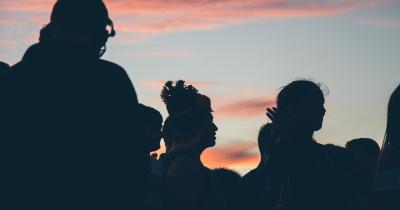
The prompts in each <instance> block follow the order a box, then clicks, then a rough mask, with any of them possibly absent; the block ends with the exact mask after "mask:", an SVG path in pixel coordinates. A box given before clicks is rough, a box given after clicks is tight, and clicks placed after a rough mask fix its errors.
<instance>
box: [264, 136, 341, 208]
mask: <svg viewBox="0 0 400 210" xmlns="http://www.w3.org/2000/svg"><path fill="white" fill-rule="evenodd" d="M267 164H268V165H267V166H268V173H269V177H270V178H269V179H270V180H269V183H270V186H269V188H270V189H269V190H268V193H269V194H268V196H270V199H271V200H273V201H274V202H275V203H276V202H279V203H281V204H284V206H285V207H286V208H287V207H289V208H290V209H299V210H300V209H301V210H303V209H304V210H305V209H307V210H312V209H315V210H317V209H339V208H338V207H337V205H340V203H339V202H338V199H337V194H336V192H337V190H336V186H335V184H336V183H337V180H336V179H335V175H334V170H333V168H332V166H331V163H330V160H329V159H328V157H327V156H326V153H325V149H324V147H323V145H320V144H318V143H316V142H307V143H304V144H302V145H300V144H298V145H286V144H285V143H281V144H278V145H277V146H276V148H275V149H274V151H273V152H272V153H271V155H270V157H269V160H268V163H267Z"/></svg>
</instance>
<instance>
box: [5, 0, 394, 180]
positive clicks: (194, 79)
mask: <svg viewBox="0 0 400 210" xmlns="http://www.w3.org/2000/svg"><path fill="white" fill-rule="evenodd" d="M105 2H106V4H107V6H108V8H109V13H110V16H111V18H112V19H113V21H114V24H115V28H116V31H117V36H116V37H114V38H113V39H112V40H110V41H109V43H108V50H107V53H106V55H105V56H104V58H105V59H107V60H111V61H113V62H116V63H118V64H120V65H121V66H123V67H124V68H125V69H126V70H127V72H128V73H129V75H130V77H131V79H132V81H133V83H134V85H135V88H136V91H137V93H138V96H139V100H140V101H141V102H142V103H144V104H147V105H150V106H153V107H155V108H157V109H159V110H160V111H161V112H162V113H163V114H164V116H166V115H165V114H166V109H165V107H164V105H163V104H162V102H161V100H160V97H159V94H160V90H161V88H162V85H163V83H164V82H165V81H167V80H177V79H184V80H187V81H189V83H191V84H194V85H195V86H196V87H197V88H198V89H199V91H200V92H201V93H203V94H205V95H209V96H210V97H211V98H212V103H213V109H214V111H215V120H216V124H217V125H218V127H219V131H218V139H217V145H216V146H215V147H214V148H212V149H209V150H207V151H206V153H205V154H204V155H203V160H204V162H205V163H206V165H207V166H209V167H228V168H233V169H235V170H237V171H239V172H241V173H245V172H246V171H248V170H249V169H251V168H253V167H255V166H256V165H257V162H258V148H257V143H256V139H257V134H258V129H259V128H260V126H261V125H262V124H263V123H266V122H268V120H267V119H266V117H265V109H266V107H267V106H273V104H274V101H275V96H276V94H277V92H278V91H279V89H280V87H282V86H284V85H285V84H287V83H288V82H290V81H292V80H294V79H299V78H306V79H312V80H313V81H316V82H320V83H322V84H323V87H324V89H326V92H327V96H326V109H327V114H326V117H325V121H324V127H323V129H322V130H321V131H319V132H318V133H316V135H315V138H316V139H317V141H319V142H321V143H334V144H338V145H344V143H345V142H346V141H348V140H351V139H353V138H359V137H369V138H373V139H375V140H377V141H378V142H379V143H381V141H382V138H383V135H384V129H385V119H386V116H385V114H386V106H387V101H388V97H389V96H390V94H391V92H392V91H393V90H394V89H395V87H396V86H397V85H398V84H399V82H400V0H106V1H105ZM54 3H55V0H0V60H1V61H4V62H7V63H9V64H15V63H16V62H18V61H19V60H20V58H21V56H22V55H23V53H24V51H25V49H26V48H27V47H28V46H30V45H31V44H33V43H35V42H37V40H38V35H39V30H40V29H41V28H42V26H43V25H45V24H47V23H48V22H49V16H50V12H51V9H52V6H53V4H54ZM328 90H329V91H328ZM328 92H329V93H328Z"/></svg>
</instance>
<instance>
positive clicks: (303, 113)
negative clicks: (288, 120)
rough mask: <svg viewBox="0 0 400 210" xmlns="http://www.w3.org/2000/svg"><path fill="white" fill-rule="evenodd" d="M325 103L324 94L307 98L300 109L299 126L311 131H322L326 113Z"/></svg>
mask: <svg viewBox="0 0 400 210" xmlns="http://www.w3.org/2000/svg"><path fill="white" fill-rule="evenodd" d="M324 103H325V98H324V96H323V94H321V95H312V96H308V97H307V98H305V100H304V101H303V102H302V103H301V104H300V106H299V109H298V116H297V117H298V125H299V126H301V127H304V129H306V130H309V131H318V130H320V129H321V128H322V123H323V121H324V116H325V112H326V110H325V107H324Z"/></svg>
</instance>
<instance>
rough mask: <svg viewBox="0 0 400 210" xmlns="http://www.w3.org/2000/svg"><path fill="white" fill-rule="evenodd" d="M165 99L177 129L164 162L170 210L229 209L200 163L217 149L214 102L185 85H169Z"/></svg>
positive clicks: (216, 185) (211, 175) (206, 170)
mask: <svg viewBox="0 0 400 210" xmlns="http://www.w3.org/2000/svg"><path fill="white" fill-rule="evenodd" d="M161 97H162V99H163V101H164V102H165V104H166V106H167V110H168V113H169V117H170V118H171V123H172V124H173V129H174V130H173V140H174V142H173V143H172V148H171V149H170V151H168V153H167V154H166V155H165V157H164V160H163V170H164V174H165V180H166V182H165V184H166V198H165V200H166V208H167V209H171V210H172V209H174V210H206V209H207V210H213V209H221V210H223V209H225V205H224V199H223V194H222V189H220V188H218V186H219V185H218V181H217V180H216V178H215V176H214V175H213V173H212V171H211V170H210V169H208V168H207V167H205V166H204V165H203V164H202V162H201V160H200V156H201V154H202V152H203V151H204V150H205V149H207V148H208V147H212V146H214V145H215V139H216V131H217V130H218V128H217V126H216V125H215V124H214V122H213V115H212V109H211V102H210V99H209V98H208V97H207V96H205V95H202V94H200V93H198V91H197V90H196V89H195V88H194V87H193V86H191V85H189V86H187V85H185V82H184V81H178V82H176V83H173V82H167V83H166V84H165V86H164V89H163V91H162V93H161Z"/></svg>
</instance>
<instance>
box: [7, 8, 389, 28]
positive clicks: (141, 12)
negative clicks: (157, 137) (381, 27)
mask: <svg viewBox="0 0 400 210" xmlns="http://www.w3.org/2000/svg"><path fill="white" fill-rule="evenodd" d="M387 1H390V0H301V1H299V0H217V1H208V0H185V1H182V0H135V1H131V0H106V1H105V2H106V3H107V5H108V7H109V10H110V14H111V15H112V16H113V17H115V18H116V19H117V20H118V21H116V25H117V27H118V28H119V29H120V30H122V31H125V32H127V31H129V32H134V33H148V34H154V33H156V34H158V33H168V32H175V31H187V30H203V29H214V28H219V27H222V26H225V25H230V24H237V23H242V22H246V21H252V20H260V19H267V18H296V17H316V16H328V15H337V14H341V13H345V12H349V11H352V10H355V9H361V8H365V7H372V6H375V5H379V4H382V3H384V2H387ZM54 2H55V1H54V0H2V1H1V2H0V11H2V12H13V13H17V12H18V13H21V12H31V13H32V12H34V13H49V11H50V10H51V8H52V5H53V4H54ZM43 24H45V23H43Z"/></svg>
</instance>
